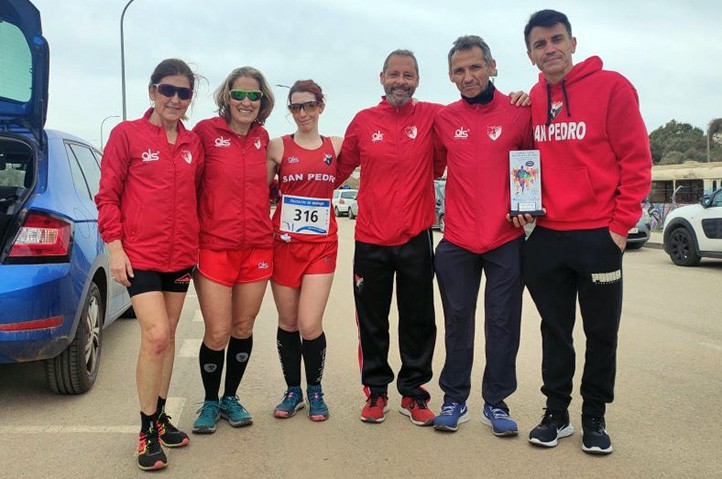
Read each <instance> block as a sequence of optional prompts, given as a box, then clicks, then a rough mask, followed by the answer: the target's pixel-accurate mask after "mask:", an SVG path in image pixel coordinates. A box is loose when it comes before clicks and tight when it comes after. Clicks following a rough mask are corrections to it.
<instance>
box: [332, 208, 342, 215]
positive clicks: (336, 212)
mask: <svg viewBox="0 0 722 479" xmlns="http://www.w3.org/2000/svg"><path fill="white" fill-rule="evenodd" d="M333 212H334V214H335V215H336V218H338V217H340V216H341V212H340V211H339V210H338V206H334V207H333Z"/></svg>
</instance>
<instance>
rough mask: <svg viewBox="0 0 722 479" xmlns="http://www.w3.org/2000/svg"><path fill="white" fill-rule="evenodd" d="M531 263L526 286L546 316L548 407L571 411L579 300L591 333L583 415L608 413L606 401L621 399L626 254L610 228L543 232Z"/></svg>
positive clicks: (530, 253) (536, 235) (527, 258)
mask: <svg viewBox="0 0 722 479" xmlns="http://www.w3.org/2000/svg"><path fill="white" fill-rule="evenodd" d="M523 258H524V259H523V275H524V281H525V283H526V286H527V288H528V289H529V293H530V294H531V296H532V298H533V299H534V303H536V306H537V309H538V310H539V314H540V315H541V319H542V322H541V333H542V353H543V357H542V380H543V381H544V385H543V386H542V392H543V393H544V395H546V397H547V408H548V409H567V407H568V406H569V403H570V402H571V393H572V379H573V377H574V365H575V353H574V344H573V340H572V331H573V329H574V319H575V315H576V301H577V297H578V298H579V306H580V309H581V315H582V323H583V326H584V333H585V335H586V347H585V351H586V352H585V361H584V372H583V374H582V386H581V394H582V399H583V404H582V413H583V414H585V415H591V416H604V412H605V409H606V404H607V403H611V402H612V400H613V399H614V379H615V375H616V368H617V364H616V358H617V334H618V331H619V320H620V316H621V313H622V253H621V251H620V250H619V248H618V247H617V245H616V244H614V241H612V238H611V236H610V235H609V230H608V229H607V228H600V229H593V230H577V231H555V230H550V229H546V228H540V227H536V228H535V230H534V232H533V233H532V234H531V236H530V237H529V239H528V240H527V242H526V244H525V247H524V257H523Z"/></svg>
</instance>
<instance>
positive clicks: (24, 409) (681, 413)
mask: <svg viewBox="0 0 722 479" xmlns="http://www.w3.org/2000/svg"><path fill="white" fill-rule="evenodd" d="M352 225H353V222H352V221H350V220H348V219H347V218H341V219H340V231H339V234H340V252H341V254H340V257H339V264H338V275H337V281H336V283H335V285H334V288H333V292H332V295H331V299H330V302H329V307H328V311H327V315H326V334H327V336H328V341H329V351H328V358H327V372H326V377H325V379H324V385H325V390H326V396H327V400H328V403H329V406H330V408H331V418H330V420H329V421H327V422H326V423H319V424H315V423H311V422H310V421H309V420H308V418H307V417H306V416H305V415H302V414H299V415H298V416H296V417H295V418H292V419H289V420H278V419H275V418H273V417H272V410H273V407H274V406H275V404H276V403H277V402H278V401H279V399H280V398H281V394H282V392H283V389H284V387H283V380H282V376H281V372H280V368H279V365H278V358H277V355H276V350H275V330H276V318H275V310H274V307H273V303H272V299H271V297H270V294H269V295H268V296H267V298H266V301H265V303H264V305H263V308H262V311H261V314H260V317H259V319H258V322H257V327H256V331H255V339H254V344H255V350H254V352H253V356H252V360H251V364H250V366H249V369H248V373H247V375H246V377H245V378H244V381H243V384H242V385H241V400H242V402H243V404H244V405H245V406H246V407H247V408H248V409H249V410H250V411H251V412H252V413H253V414H254V419H255V422H254V424H253V425H252V426H250V427H248V428H243V429H233V428H230V427H229V426H228V424H227V423H225V422H222V423H221V424H220V425H219V428H218V432H217V433H216V434H214V435H211V436H202V437H199V436H193V437H191V445H190V446H189V447H187V448H184V449H181V450H171V451H168V456H169V460H170V466H169V468H168V469H167V470H165V471H162V472H159V473H157V475H161V476H166V477H183V478H185V477H211V476H213V477H228V478H231V477H295V478H305V477H309V478H311V477H313V478H326V477H346V478H355V477H366V476H375V477H440V478H446V477H449V478H451V477H494V478H506V477H510V478H511V477H562V478H576V477H588V478H605V479H608V478H622V477H623V478H661V477H670V478H703V477H705V478H706V477H722V454H720V450H722V439H721V438H722V434H720V430H721V429H722V412H721V411H722V409H721V408H720V398H722V374H721V373H722V306H721V305H722V302H720V300H719V297H720V286H721V285H722V261H713V260H705V261H703V263H702V265H701V266H699V267H696V268H680V267H677V266H674V265H672V264H671V262H670V261H669V258H668V257H667V256H666V255H665V254H664V252H663V251H661V250H659V249H652V248H643V249H642V250H640V251H631V252H629V253H627V254H626V255H625V266H624V267H625V282H626V291H625V293H626V297H625V307H624V316H623V321H622V327H621V344H620V351H619V373H618V379H617V399H616V401H615V403H614V404H613V405H612V406H611V407H610V408H609V411H608V414H607V421H608V429H609V431H610V433H611V434H612V438H613V440H614V447H615V452H614V454H612V455H611V456H608V457H603V458H600V457H590V456H588V455H586V454H584V453H582V451H581V449H580V441H581V439H580V435H579V434H578V433H575V434H574V435H573V436H572V437H571V438H568V439H564V440H562V441H561V442H560V445H559V446H558V447H557V448H555V449H553V450H542V449H537V448H534V447H532V446H530V445H529V444H528V443H527V440H526V435H527V434H528V431H529V429H530V428H532V427H533V426H534V425H536V423H537V422H538V420H539V419H540V417H541V415H542V412H543V411H542V406H543V399H542V396H541V393H540V392H539V386H540V352H539V351H540V339H539V333H538V330H539V317H538V315H537V313H536V310H535V309H534V306H533V304H532V303H531V300H530V299H529V297H528V296H526V297H525V300H524V308H525V309H524V318H523V331H522V346H521V351H520V353H519V359H518V375H519V389H518V391H517V392H516V393H515V394H514V395H513V396H512V397H511V398H510V400H509V404H510V406H511V409H512V413H513V415H514V416H515V418H516V419H517V420H518V422H519V425H520V428H521V434H520V436H519V437H516V438H510V439H499V438H496V437H494V436H492V434H491V433H490V431H489V428H488V427H487V426H485V425H484V424H482V423H481V421H480V417H481V406H482V401H481V397H480V393H479V390H478V388H479V387H480V376H481V371H482V367H483V349H482V348H477V353H476V368H475V370H474V376H473V388H474V392H473V395H472V397H471V398H470V400H469V409H470V413H471V415H472V418H473V420H472V421H470V422H468V423H466V424H464V425H462V426H461V427H460V429H459V431H458V432H457V433H455V434H443V433H438V432H435V431H433V430H432V429H430V428H419V427H416V426H413V425H412V424H411V423H410V422H409V421H408V419H407V418H405V417H404V416H402V415H400V414H398V413H397V412H394V411H393V410H392V412H390V413H389V416H388V419H387V420H386V422H385V423H383V424H379V425H368V424H363V423H361V422H360V421H359V419H358V416H359V412H360V408H361V406H362V404H363V397H362V393H361V390H360V386H359V373H358V365H357V360H356V351H357V349H356V344H357V343H356V328H355V323H354V310H353V300H352V296H351V274H350V271H351V258H352V251H353V239H352V235H353V231H352ZM435 236H436V239H437V240H438V239H439V238H440V235H439V234H438V233H435ZM436 305H437V313H438V316H437V317H438V323H439V324H440V325H441V324H443V322H442V316H441V302H440V300H439V299H438V296H437V298H436ZM391 320H392V327H393V328H395V326H396V321H397V319H396V317H395V316H392V318H391ZM137 329H138V328H137V324H136V323H135V322H134V321H131V320H119V321H118V322H116V323H114V324H113V325H111V326H110V327H109V328H107V329H106V330H105V337H104V351H103V359H102V369H101V374H100V378H99V380H98V382H97V383H96V385H95V387H94V388H93V390H92V391H90V392H89V393H88V394H86V395H83V396H79V397H58V396H54V395H52V394H50V393H48V392H46V390H45V387H44V382H43V371H42V368H41V367H38V365H14V366H8V365H0V377H2V381H1V382H0V404H2V408H1V409H0V451H1V452H0V477H3V478H5V477H7V478H20V477H28V478H36V477H37V478H47V477H54V478H65V477H83V478H85V477H109V478H126V477H144V476H146V474H147V473H143V472H141V471H139V470H137V468H136V466H135V463H134V460H135V459H134V456H133V451H134V447H135V441H136V434H137V428H138V424H137V422H138V421H137V405H136V396H135V388H134V368H135V355H136V352H137V344H138V331H137ZM477 331H478V332H477V336H478V337H477V344H478V345H481V344H483V328H481V327H479V328H477ZM202 332H203V323H202V321H201V318H200V315H199V312H198V303H197V300H196V298H195V297H194V296H192V295H191V296H189V298H188V301H187V303H186V307H185V310H184V313H183V318H182V321H181V326H180V328H179V331H178V358H177V361H176V374H175V377H174V380H173V387H172V390H171V398H170V400H169V409H170V412H171V414H172V415H173V416H174V419H175V420H176V422H177V424H178V425H179V426H181V427H182V428H184V429H186V430H190V428H191V424H192V422H193V420H194V418H195V414H194V413H195V411H196V409H197V407H198V404H197V403H199V402H200V401H201V399H202V395H203V393H202V387H201V382H200V377H199V373H198V370H197V369H198V366H197V360H196V353H197V350H198V345H199V344H200V338H201V337H202ZM576 338H577V344H582V341H583V336H582V335H581V331H577V336H576ZM393 347H394V349H393V350H392V352H391V361H392V364H393V365H394V367H395V368H398V364H399V360H398V351H397V349H395V347H396V345H395V344H394V345H393ZM443 356H444V348H443V328H441V329H440V334H439V336H438V340H437V354H436V357H435V361H434V367H435V371H436V372H437V373H438V371H440V370H441V366H442V362H443ZM579 359H580V360H581V358H579ZM578 384H579V383H578V380H577V381H576V382H575V388H576V389H577V390H578ZM429 390H430V392H431V394H432V396H433V399H432V407H433V408H434V409H438V407H439V406H440V402H441V392H440V390H439V387H438V384H437V377H435V378H434V379H433V380H432V382H431V383H430V384H429ZM575 394H577V393H575ZM399 401H400V398H399V396H398V394H397V393H395V391H393V390H392V394H391V401H390V402H391V404H390V405H391V406H393V407H394V408H395V407H396V406H397V405H398V403H399ZM570 413H571V414H572V420H573V423H574V424H575V425H576V426H580V419H579V414H580V400H579V397H578V394H577V395H576V396H575V399H574V401H573V402H572V405H571V409H570Z"/></svg>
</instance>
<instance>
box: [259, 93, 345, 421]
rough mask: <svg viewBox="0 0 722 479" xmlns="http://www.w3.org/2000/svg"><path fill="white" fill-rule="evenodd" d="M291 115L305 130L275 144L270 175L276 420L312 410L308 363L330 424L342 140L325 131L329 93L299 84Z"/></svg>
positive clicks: (316, 413) (318, 409)
mask: <svg viewBox="0 0 722 479" xmlns="http://www.w3.org/2000/svg"><path fill="white" fill-rule="evenodd" d="M288 109H289V110H290V112H291V114H292V115H293V119H294V121H295V122H296V125H297V126H298V128H297V130H296V132H295V133H294V134H292V135H286V136H283V137H280V138H274V139H273V140H272V141H271V143H270V144H269V146H268V165H269V176H272V175H273V174H275V172H276V170H277V171H278V179H279V180H278V181H279V185H280V193H281V195H282V196H281V200H280V201H279V203H278V206H277V207H276V213H275V214H274V216H273V237H274V240H273V261H274V265H276V266H275V267H274V270H273V277H272V281H271V287H272V289H273V297H274V299H275V301H276V309H277V310H278V333H277V339H278V342H277V344H278V355H279V357H280V359H281V368H282V370H283V375H284V378H285V380H286V385H287V390H286V392H285V394H284V396H283V400H282V401H281V403H280V404H279V405H278V406H276V409H275V411H274V416H276V417H278V418H289V417H292V416H294V415H295V414H296V412H297V411H298V410H299V409H301V408H303V407H304V402H303V392H302V391H301V358H303V363H304V369H305V372H306V384H307V388H306V395H307V399H308V405H309V411H308V416H309V417H310V418H311V420H312V421H325V420H326V419H328V415H329V413H328V407H327V406H326V403H325V402H324V400H323V391H322V390H321V379H322V377H323V369H324V363H325V358H326V336H325V335H324V333H323V324H322V322H323V312H324V310H325V309H326V302H327V301H328V295H329V292H330V291H331V284H332V282H333V273H334V271H335V269H336V253H337V250H338V238H337V235H336V230H337V226H336V217H335V216H334V215H333V214H332V209H331V198H332V196H333V189H334V181H335V179H336V178H335V177H336V157H337V155H338V153H339V151H340V150H341V143H342V141H343V139H342V138H341V137H336V136H334V137H324V136H321V135H320V134H319V133H318V117H319V115H320V114H321V113H323V110H324V96H323V92H322V91H321V87H320V86H318V85H317V84H316V83H315V82H314V81H313V80H302V81H297V82H296V83H294V84H293V86H292V87H291V90H290V91H289V93H288Z"/></svg>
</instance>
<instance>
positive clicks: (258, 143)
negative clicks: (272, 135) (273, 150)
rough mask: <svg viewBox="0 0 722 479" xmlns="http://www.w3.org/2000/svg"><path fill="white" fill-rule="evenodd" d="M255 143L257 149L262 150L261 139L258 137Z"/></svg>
mask: <svg viewBox="0 0 722 479" xmlns="http://www.w3.org/2000/svg"><path fill="white" fill-rule="evenodd" d="M253 145H254V146H255V147H256V149H257V150H260V149H261V139H260V138H256V142H255V143H253Z"/></svg>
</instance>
